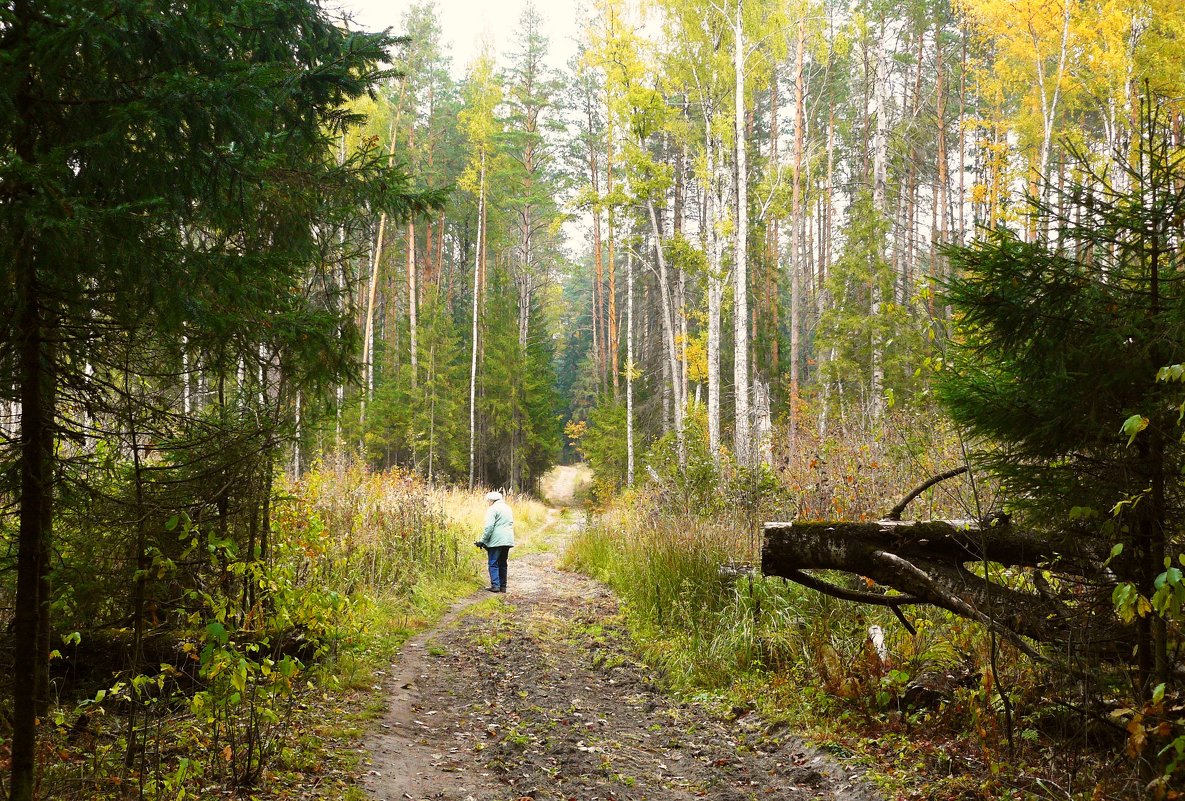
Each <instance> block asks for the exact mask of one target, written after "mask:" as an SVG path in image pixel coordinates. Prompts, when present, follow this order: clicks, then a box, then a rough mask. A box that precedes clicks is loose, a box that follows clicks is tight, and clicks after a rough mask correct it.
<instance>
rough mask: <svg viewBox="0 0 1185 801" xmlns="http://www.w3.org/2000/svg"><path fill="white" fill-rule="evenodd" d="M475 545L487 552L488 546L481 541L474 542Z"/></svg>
mask: <svg viewBox="0 0 1185 801" xmlns="http://www.w3.org/2000/svg"><path fill="white" fill-rule="evenodd" d="M473 544H474V545H476V546H477V547H478V548H481V549H482V550H483V551H484V550H485V547H486V544H485V543H484V542H482V541H481V540H474V541H473Z"/></svg>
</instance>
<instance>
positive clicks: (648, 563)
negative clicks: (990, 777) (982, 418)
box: [566, 415, 975, 706]
mask: <svg viewBox="0 0 1185 801" xmlns="http://www.w3.org/2000/svg"><path fill="white" fill-rule="evenodd" d="M842 422H843V421H837V422H836V424H834V425H833V426H832V427H831V428H830V430H829V431H828V434H827V436H826V437H824V438H819V437H818V436H817V433H815V432H812V431H808V430H805V429H806V427H804V428H803V430H800V431H799V432H798V434H797V436H796V448H795V449H793V450H791V449H790V448H788V443H786V442H784V441H779V442H776V443H775V465H776V467H774V468H769V467H763V468H760V469H758V470H751V471H745V470H741V469H738V468H737V467H736V466H735V465H732V464H730V463H729V462H728V460H727V459H722V460H721V461H720V463H719V464H718V465H717V464H716V463H714V462H713V461H712V460H711V459H710V458H708V456H707V453H706V451H701V450H700V449H698V448H697V447H693V446H689V447H688V450H689V458H688V466H687V467H686V468H684V469H682V470H680V469H679V468H678V467H677V465H676V461H675V458H674V454H673V451H672V449H671V447H670V443H667V442H665V441H660V442H659V443H657V444H656V446H655V447H654V448H653V449H652V451H651V453H650V454H649V455H648V462H647V463H648V464H649V465H650V466H651V467H652V468H653V469H652V470H651V471H650V481H649V482H648V483H647V484H646V486H644V487H643V488H640V489H636V490H632V491H627V492H625V493H623V494H622V495H620V496H619V497H618V498H616V499H615V500H614V501H613V502H612V503H610V504H607V505H605V506H604V507H602V508H600V509H598V510H597V511H596V513H595V514H594V515H592V516H591V517H590V520H589V523H588V525H587V526H586V527H585V529H584V530H583V531H582V532H581V533H580V534H578V535H577V537H576V538H575V540H574V541H573V542H572V543H571V545H570V547H569V550H568V553H567V556H566V561H567V565H568V566H570V567H572V568H573V569H577V570H580V571H582V572H585V573H588V574H590V575H592V576H594V577H596V578H598V579H600V580H602V581H605V582H606V583H608V584H609V585H610V586H612V587H613V588H614V590H615V591H616V592H617V593H618V594H619V596H620V597H621V598H622V599H623V601H624V604H625V607H626V610H627V614H628V616H629V619H630V621H631V623H632V625H633V626H634V627H635V629H636V631H637V632H638V634H639V641H640V642H641V643H642V646H643V648H644V649H645V650H646V653H647V656H648V658H649V659H651V660H652V661H654V662H655V663H657V664H660V665H661V666H662V667H663V668H664V669H665V670H666V671H667V674H668V676H669V677H670V678H671V680H672V681H673V682H674V683H675V684H677V685H682V686H685V687H689V688H692V687H695V688H716V689H719V688H727V687H729V686H730V685H734V684H737V683H738V682H747V681H751V680H754V679H755V680H757V681H759V682H763V683H764V684H766V685H769V684H770V683H772V684H774V685H777V686H779V687H782V688H785V689H787V690H789V691H791V692H789V693H788V695H787V697H791V696H793V695H794V694H795V693H799V691H803V690H808V691H810V690H817V691H819V692H820V693H821V694H824V695H827V696H828V697H832V698H858V697H864V698H866V699H868V700H869V703H870V704H872V705H874V706H875V705H876V704H877V703H878V702H877V701H876V699H877V697H878V694H879V697H880V698H881V699H882V700H883V699H884V695H883V694H881V691H882V689H883V688H882V684H881V681H882V679H883V678H884V676H885V675H886V673H887V672H888V670H889V661H888V660H882V659H881V657H880V654H879V653H877V652H876V650H875V647H874V646H873V644H872V643H871V642H870V640H869V634H868V632H869V627H870V626H872V625H877V626H879V627H880V628H881V629H882V630H883V631H884V632H885V636H886V642H887V646H888V647H889V648H890V649H896V652H895V653H896V655H898V656H899V657H900V658H901V660H903V661H902V662H900V663H898V666H900V665H901V664H908V667H909V669H910V670H911V671H924V670H927V669H930V668H932V667H934V665H935V664H938V663H943V664H946V663H950V662H952V661H955V660H957V659H959V658H961V657H960V656H959V655H960V654H962V653H965V652H966V651H967V649H968V648H970V646H969V645H968V643H967V642H966V641H965V639H964V638H962V635H961V632H963V631H964V629H965V628H966V627H965V626H964V625H963V624H961V623H957V622H955V621H952V620H951V619H950V616H948V615H946V614H945V613H942V612H934V613H933V616H934V617H935V618H936V619H941V620H942V621H943V625H944V626H945V627H946V630H948V631H952V632H956V633H957V634H956V635H952V636H957V637H958V638H959V643H958V645H957V647H956V646H952V645H951V644H950V642H949V640H948V641H944V642H938V641H937V639H938V638H935V637H933V636H932V635H933V633H934V632H936V631H939V630H941V629H940V628H939V627H932V628H928V629H927V628H924V626H923V631H925V632H926V633H927V635H928V636H929V639H926V638H922V639H919V638H913V637H909V636H908V635H907V634H906V633H905V631H904V630H903V629H902V628H901V627H900V625H899V624H898V622H897V621H896V619H895V618H894V617H893V615H892V614H891V613H890V612H889V611H887V610H885V609H880V608H873V607H864V606H858V605H854V604H850V603H846V602H842V601H837V600H836V599H834V598H831V597H828V596H825V595H822V594H820V593H818V592H815V591H813V590H809V589H806V588H803V587H801V586H800V585H797V584H793V583H790V582H786V581H783V580H782V579H780V578H766V577H764V576H762V575H760V571H759V570H757V569H755V565H757V564H758V562H759V560H760V548H761V524H762V522H764V521H766V520H783V521H785V520H794V519H874V518H876V517H879V516H881V515H883V514H884V513H885V512H887V511H888V509H889V508H891V507H892V505H893V504H894V503H896V501H897V500H898V499H899V498H900V497H901V496H903V495H905V493H906V492H908V490H909V489H911V488H912V487H913V486H916V485H917V484H919V483H920V482H921V481H922V480H924V479H925V478H928V477H929V476H930V475H932V474H933V473H934V472H937V471H938V470H941V469H946V468H949V467H950V466H951V463H952V462H953V463H956V464H957V460H958V459H959V457H960V455H961V450H960V448H959V444H958V441H957V439H956V438H954V437H950V436H949V435H947V434H945V433H944V432H943V430H942V429H941V428H940V427H938V426H935V425H933V424H932V422H931V421H928V420H923V419H919V418H917V417H916V416H915V417H908V418H906V417H903V416H901V415H898V417H897V418H894V419H893V420H892V421H891V423H890V424H888V425H886V426H885V427H884V428H883V429H882V433H881V434H880V436H879V438H877V437H872V436H870V435H869V433H868V432H867V431H865V430H863V429H861V428H859V427H858V426H845V425H842ZM691 439H693V440H694V439H695V438H694V437H692V438H691ZM778 454H780V456H779V455H778ZM952 484H953V485H954V486H939V487H937V488H935V489H932V490H930V491H928V492H927V493H926V494H925V495H924V496H923V497H922V498H921V499H919V500H918V501H916V502H915V504H916V505H917V507H918V508H916V509H915V508H910V509H909V510H908V511H907V513H906V514H907V516H910V515H911V514H912V515H915V516H919V517H930V516H944V515H945V516H952V517H964V516H967V513H968V510H969V509H971V508H973V507H974V506H975V504H974V502H973V501H972V500H968V498H967V493H966V489H967V486H966V485H965V484H964V485H959V484H958V482H952ZM838 580H839V581H841V582H844V581H849V580H850V579H847V578H844V577H838ZM919 614H923V615H930V614H931V613H930V612H921V613H919ZM931 641H932V642H931ZM926 643H930V644H929V645H926ZM894 689H895V690H899V689H901V688H894ZM799 694H801V693H799Z"/></svg>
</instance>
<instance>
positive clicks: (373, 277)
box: [358, 120, 395, 450]
mask: <svg viewBox="0 0 1185 801" xmlns="http://www.w3.org/2000/svg"><path fill="white" fill-rule="evenodd" d="M388 142H389V149H388V151H387V166H388V167H393V166H394V165H395V122H394V120H392V122H391V130H390V133H389V140H388ZM386 230H387V212H385V211H384V212H382V213H381V214H380V215H379V230H378V233H377V234H376V236H375V240H374V254H373V255H374V259H373V260H372V262H371V266H370V290H369V292H367V301H366V333H365V336H364V338H363V340H362V368H363V370H365V372H366V392H365V393H363V395H362V403H361V406H360V407H359V409H358V436H359V437H360V438H361V437H363V436H365V431H366V403H367V401H369V400H370V399H371V398H372V397H373V396H374V307H375V299H376V298H377V296H378V289H379V264H380V263H381V262H382V259H383V235H384V233H385V232H386ZM359 448H360V449H362V450H365V444H364V443H363V442H361V441H360V442H359Z"/></svg>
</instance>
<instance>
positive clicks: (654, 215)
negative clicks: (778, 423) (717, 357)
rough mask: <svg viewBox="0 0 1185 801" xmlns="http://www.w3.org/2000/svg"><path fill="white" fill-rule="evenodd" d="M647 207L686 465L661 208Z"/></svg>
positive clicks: (677, 428) (677, 426)
mask: <svg viewBox="0 0 1185 801" xmlns="http://www.w3.org/2000/svg"><path fill="white" fill-rule="evenodd" d="M646 209H647V210H648V211H649V212H650V227H651V230H652V232H653V234H654V255H655V257H656V259H657V261H658V293H659V295H660V296H661V298H660V300H661V305H662V332H663V338H664V340H665V345H666V350H667V374H668V376H669V380H670V387H671V390H672V392H673V395H674V397H673V398H672V401H673V402H672V406H673V407H674V408H673V412H674V419H675V442H676V447H677V450H678V458H679V466H680V467H684V466H685V464H686V458H687V449H686V447H685V441H684V434H685V432H684V430H683V413H684V409H683V399H682V398H680V397H679V354H678V351H677V350H676V348H675V325H674V319H673V317H672V309H671V286H670V277H669V274H668V271H667V259H666V256H665V255H664V254H663V252H662V229H661V228H660V227H659V224H658V212H657V211H655V208H654V201H653V200H647V201H646Z"/></svg>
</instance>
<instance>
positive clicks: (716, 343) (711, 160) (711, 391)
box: [706, 126, 724, 464]
mask: <svg viewBox="0 0 1185 801" xmlns="http://www.w3.org/2000/svg"><path fill="white" fill-rule="evenodd" d="M709 127H710V126H709ZM707 148H708V186H707V188H706V192H707V209H708V213H707V215H706V216H707V220H706V225H707V226H708V254H709V255H708V447H709V448H710V449H711V451H712V460H713V461H714V462H716V463H717V464H719V463H720V316H721V306H722V305H723V299H724V278H723V261H724V258H723V257H724V252H723V249H724V238H723V237H722V236H721V235H720V216H721V214H720V212H721V207H722V205H723V204H722V203H721V200H722V198H721V197H720V195H719V192H720V188H721V187H722V186H723V185H724V181H723V179H722V176H721V175H720V172H721V169H722V164H721V161H722V159H721V158H720V155H721V152H722V150H723V148H722V147H719V146H717V145H716V143H715V142H714V140H713V137H712V134H711V131H710V130H709V132H708V136H707Z"/></svg>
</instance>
